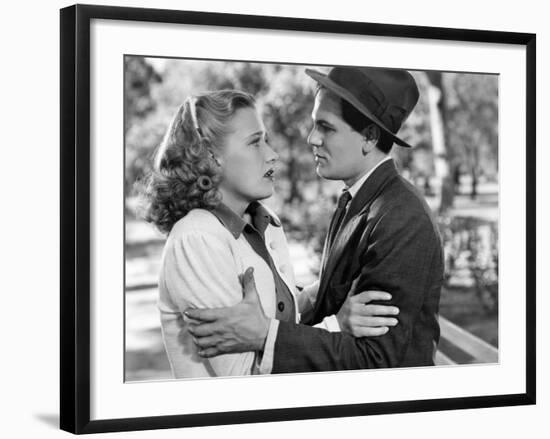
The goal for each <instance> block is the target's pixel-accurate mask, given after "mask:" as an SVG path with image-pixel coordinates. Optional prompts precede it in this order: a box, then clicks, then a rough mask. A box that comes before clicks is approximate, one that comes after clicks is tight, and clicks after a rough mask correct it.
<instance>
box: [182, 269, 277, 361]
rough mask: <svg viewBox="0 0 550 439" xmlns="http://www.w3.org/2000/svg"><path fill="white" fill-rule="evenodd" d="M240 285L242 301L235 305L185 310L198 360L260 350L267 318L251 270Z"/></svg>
mask: <svg viewBox="0 0 550 439" xmlns="http://www.w3.org/2000/svg"><path fill="white" fill-rule="evenodd" d="M242 283H243V291H244V292H243V297H244V298H243V300H242V302H240V303H238V304H237V305H235V306H232V307H226V308H214V309H187V310H185V312H184V314H185V315H186V316H187V317H188V318H189V319H191V321H190V324H189V332H190V333H191V335H193V338H194V341H195V344H196V345H197V347H198V348H199V355H200V356H201V357H215V356H216V355H220V354H227V353H233V352H248V351H262V350H263V347H264V344H265V339H266V337H267V332H268V330H269V319H268V318H267V317H266V315H265V314H264V311H263V309H262V305H261V303H260V298H259V297H258V292H257V291H256V284H255V283H254V269H253V268H252V267H248V268H247V270H246V271H245V273H244V275H243V277H242Z"/></svg>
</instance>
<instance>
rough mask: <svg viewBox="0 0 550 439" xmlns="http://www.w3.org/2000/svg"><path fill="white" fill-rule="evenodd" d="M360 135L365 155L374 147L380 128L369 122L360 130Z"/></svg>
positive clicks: (378, 137)
mask: <svg viewBox="0 0 550 439" xmlns="http://www.w3.org/2000/svg"><path fill="white" fill-rule="evenodd" d="M361 135H362V136H363V155H367V154H368V153H370V152H371V151H372V150H373V149H374V148H375V147H376V144H377V143H378V139H380V128H379V127H378V126H377V125H375V124H373V123H371V124H370V125H369V126H368V127H366V128H365V129H364V130H363V131H361Z"/></svg>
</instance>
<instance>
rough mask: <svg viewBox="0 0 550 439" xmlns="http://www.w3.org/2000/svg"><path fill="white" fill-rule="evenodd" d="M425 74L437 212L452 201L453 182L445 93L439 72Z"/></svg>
mask: <svg viewBox="0 0 550 439" xmlns="http://www.w3.org/2000/svg"><path fill="white" fill-rule="evenodd" d="M427 76H428V79H429V81H430V85H429V86H428V105H429V109H430V128H431V134H432V146H433V154H434V171H435V175H434V179H433V184H432V188H433V189H434V191H435V194H436V203H435V204H436V206H435V207H436V209H437V210H438V211H439V213H445V212H446V211H447V210H448V209H449V208H451V207H452V206H453V202H454V182H453V176H452V175H451V172H450V169H449V152H448V148H447V145H446V136H445V93H444V90H443V84H442V75H441V73H439V72H428V73H427Z"/></svg>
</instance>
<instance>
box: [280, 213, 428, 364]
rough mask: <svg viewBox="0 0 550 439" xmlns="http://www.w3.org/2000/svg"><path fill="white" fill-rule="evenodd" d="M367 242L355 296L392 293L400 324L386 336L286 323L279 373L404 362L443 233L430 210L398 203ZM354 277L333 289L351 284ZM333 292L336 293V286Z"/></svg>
mask: <svg viewBox="0 0 550 439" xmlns="http://www.w3.org/2000/svg"><path fill="white" fill-rule="evenodd" d="M361 244H363V245H364V249H360V256H359V257H360V261H361V272H360V274H359V280H358V283H357V286H356V289H355V291H354V292H352V294H357V293H359V292H362V291H366V290H372V289H377V290H383V291H388V292H390V293H391V294H392V300H391V301H390V303H389V304H391V305H395V306H397V307H399V309H400V314H399V315H398V320H399V323H398V325H397V326H395V327H393V328H390V330H389V331H388V332H387V333H386V334H385V335H383V336H379V337H363V338H355V337H353V336H351V335H349V334H346V333H339V332H327V331H325V330H322V329H319V328H314V327H310V326H306V325H296V324H292V323H288V322H280V324H279V328H278V332H277V338H276V342H275V352H274V363H273V373H285V372H306V371H330V370H349V369H369V368H381V367H396V366H399V365H400V363H401V361H402V359H403V358H404V355H405V353H406V351H407V349H408V347H409V345H410V342H411V336H412V332H413V326H414V324H415V321H416V319H417V318H418V317H419V313H420V309H421V307H422V303H423V300H424V294H425V293H426V292H427V291H429V290H430V287H431V285H430V282H431V276H430V267H431V265H432V263H433V261H434V258H436V257H437V255H439V248H438V246H439V240H438V238H437V232H436V231H435V230H434V227H433V225H432V223H431V220H430V218H429V217H428V214H427V213H426V212H423V211H419V212H417V213H411V212H406V211H404V209H402V208H399V206H395V207H394V208H390V209H389V210H387V211H386V212H385V213H384V214H383V215H381V216H380V218H379V219H377V220H376V223H375V225H374V226H373V228H372V231H371V232H370V234H369V236H364V237H362V239H361ZM361 244H360V246H361ZM352 280H353V279H350V282H346V284H345V285H342V286H331V288H338V287H343V288H349V287H350V286H351V281H352ZM327 294H331V290H330V288H329V290H328V291H327ZM384 304H388V302H384Z"/></svg>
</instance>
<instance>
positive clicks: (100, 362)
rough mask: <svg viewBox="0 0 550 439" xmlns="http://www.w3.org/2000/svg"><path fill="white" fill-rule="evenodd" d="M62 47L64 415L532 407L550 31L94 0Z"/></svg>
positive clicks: (220, 420) (65, 15)
mask: <svg viewBox="0 0 550 439" xmlns="http://www.w3.org/2000/svg"><path fill="white" fill-rule="evenodd" d="M60 44H61V69H60V71H61V78H60V81H61V189H60V190H61V372H60V373H61V389H60V393H61V417H60V421H61V428H62V429H63V430H66V431H69V432H72V433H77V434H80V433H97V432H112V431H128V430H144V429H159V428H176V427H191V426H208V425H221V424H236V423H251V422H273V421H284V420H299V419H313V418H323V417H346V416H364V415H372V414H387V413H403V412H420V411H435V410H451V409H463V408H480V407H495V406H511V405H526V404H535V375H536V373H535V364H536V361H535V360H536V353H535V327H536V323H535V286H536V285H535V254H536V251H535V249H536V245H535V242H536V237H535V137H536V125H535V119H536V118H535V96H536V92H535V70H536V69H535V59H536V37H535V35H534V34H526V33H510V32H495V31H483V30H465V29H447V28H428V27H419V26H402V25H389V24H375V23H359V22H340V21H329V20H311V19H303V18H293V17H267V16H245V15H233V14H219V13H209V12H189V11H175V10H157V9H138V8H122V7H104V6H85V5H75V6H71V7H68V8H64V9H62V10H61V40H60ZM354 121H355V122H354ZM365 121H366V122H365ZM247 130H249V131H250V130H251V132H252V131H253V133H252V134H251V135H250V136H249V135H248V134H250V133H248V134H247V135H246V136H245V134H246V133H247ZM346 130H347V131H346ZM342 133H344V134H342ZM239 136H241V137H239ZM339 136H340V137H339ZM335 139H336V140H335ZM338 139H346V140H345V142H344V143H345V145H342V140H338ZM384 145H385V146H384ZM232 148H233V149H232ZM239 148H241V149H239ZM243 148H245V149H243ZM354 148H355V149H354ZM353 154H357V155H356V156H354V155H353ZM354 157H356V158H354ZM254 160H256V161H254ZM254 163H256V164H257V163H260V165H254ZM363 164H364V166H363ZM254 166H256V167H254ZM254 169H261V175H260V174H258V176H257V177H258V178H256V177H255V174H254V172H256V171H254ZM255 178H256V179H255ZM377 185H378V186H377ZM394 186H395V188H394ZM373 188H374V189H373ZM391 188H394V189H391ZM342 189H344V192H345V193H346V196H349V198H351V201H349V199H346V201H345V202H347V203H348V204H347V205H346V204H345V202H344V203H343V202H342V201H341V200H342V199H344V198H345V197H343V196H341V194H342ZM392 190H393V191H394V192H391V191H392ZM384 191H389V192H387V194H389V195H383V194H386V192H384ZM362 197H363V198H364V199H365V200H367V199H368V200H367V201H365V205H364V206H363V205H362V204H360V203H361V202H362V201H361V200H362V199H363V198H362ZM411 197H412V198H411ZM242 200H245V202H244V204H243V202H242ZM385 200H387V201H385ZM396 200H397V201H396ZM411 200H412V201H411ZM384 203H387V206H386V204H384ZM392 203H393V204H392ZM411 203H412V204H411ZM337 206H338V207H337ZM385 206H386V207H385ZM388 206H389V207H388ZM418 206H422V207H421V208H419V207H418ZM241 207H242V209H241V210H239V209H240V208H241ZM384 209H387V210H384ZM418 209H420V210H418ZM379 212H380V213H379ZM392 212H396V214H395V217H392V215H394V214H393V213H392ZM411 212H413V213H414V212H416V213H417V214H416V215H413V214H412V213H411ZM418 212H422V213H421V214H420V213H418ZM377 215H378V216H377ZM419 215H420V216H419ZM262 218H263V219H264V220H265V221H266V222H264V223H263V226H261V225H260V223H261V221H262ZM388 218H394V219H393V220H391V221H390V219H388ZM193 221H195V222H193ZM399 224H401V226H399ZM209 227H210V228H209ZM426 227H427V229H426ZM283 230H284V233H283ZM230 238H231V239H230ZM352 242H353V243H355V244H353V245H352V244H350V243H352ZM381 255H382V256H381ZM377 258H380V260H378V259H377ZM346 260H347V261H348V262H347V263H346V262H342V261H346ZM343 264H344V265H343ZM345 264H347V265H345ZM248 266H252V267H253V268H254V275H253V276H251V275H250V273H249V272H248V271H247V270H246V269H247V267H248ZM344 267H347V268H344ZM380 267H381V268H380ZM377 276H378V277H379V278H380V280H378V278H377ZM220 279H221V280H220ZM373 279H375V280H373ZM367 290H368V291H367ZM375 290H376V291H375ZM216 291H217V293H216ZM385 294H389V295H390V296H387V297H386V296H385ZM359 298H361V301H360V299H359ZM371 302H372V303H371ZM243 303H245V304H246V306H245V305H243ZM358 304H359V305H360V306H359V305H358ZM258 310H261V312H260V311H258ZM366 310H368V313H369V314H368V316H367V314H366V313H367V311H366ZM245 311H246V312H245ZM394 311H395V312H394ZM237 312H241V313H242V314H236V313H237ZM389 313H392V314H393V315H392V316H390V317H389V316H388V315H387V314H389ZM237 315H238V316H240V317H239V318H238V319H237V320H235V321H236V322H237V323H238V324H235V325H233V326H231V328H232V329H227V331H230V330H231V331H236V332H235V334H237V333H238V334H239V336H241V335H242V334H244V332H238V331H244V329H242V328H241V327H244V326H247V328H251V329H250V332H249V333H250V334H253V335H250V337H249V338H248V339H246V341H244V340H245V339H244V335H242V337H241V338H239V339H238V341H237V342H235V344H234V345H231V343H226V342H222V335H221V334H222V328H223V330H224V331H225V330H226V329H225V328H228V326H227V325H226V326H223V325H222V323H223V322H227V321H228V320H227V319H229V318H230V317H231V316H237ZM358 316H361V318H364V319H363V320H360V321H361V322H368V323H362V324H361V325H359V324H355V322H357V321H358V320H357V318H359V317H358ZM233 318H235V319H236V318H237V317H233ZM223 319H226V320H223ZM215 325H217V326H215ZM235 327H236V328H237V329H234V328H235ZM214 328H215V329H214ZM239 328H241V329H239ZM247 330H248V329H247ZM254 331H256V332H254ZM258 331H259V332H258ZM228 333H229V332H224V333H223V334H224V335H223V336H224V337H228V336H227V334H228ZM258 333H261V335H262V336H261V337H257V336H256V335H257V334H258ZM247 334H248V333H247ZM227 340H229V338H227ZM231 340H233V339H231ZM235 340H237V339H236V338H235ZM251 340H253V342H252V341H251ZM238 343H241V344H238ZM232 346H233V347H232ZM235 346H239V348H237V347H235ZM242 346H248V348H247V349H243V348H242ZM232 349H233V350H232Z"/></svg>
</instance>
